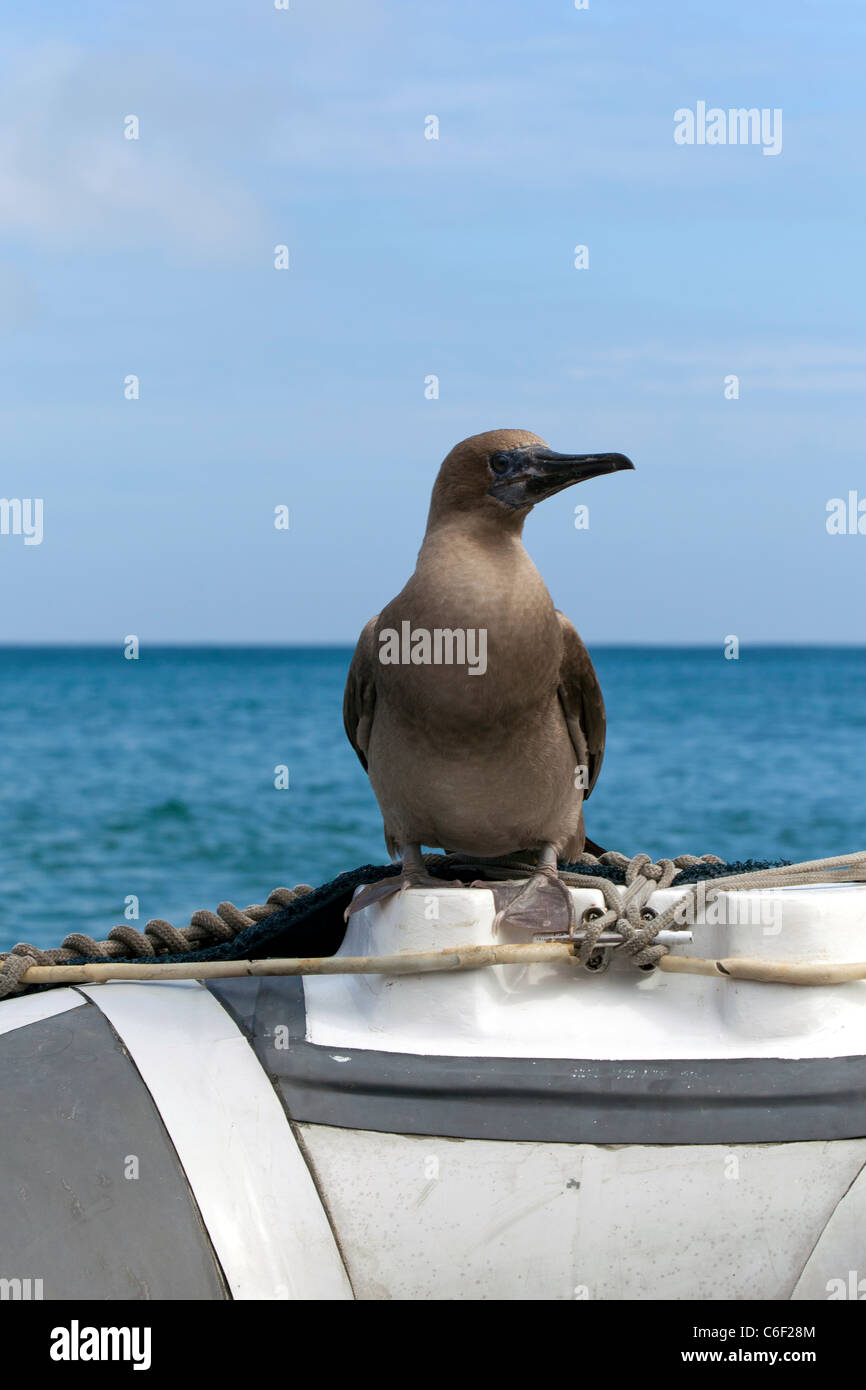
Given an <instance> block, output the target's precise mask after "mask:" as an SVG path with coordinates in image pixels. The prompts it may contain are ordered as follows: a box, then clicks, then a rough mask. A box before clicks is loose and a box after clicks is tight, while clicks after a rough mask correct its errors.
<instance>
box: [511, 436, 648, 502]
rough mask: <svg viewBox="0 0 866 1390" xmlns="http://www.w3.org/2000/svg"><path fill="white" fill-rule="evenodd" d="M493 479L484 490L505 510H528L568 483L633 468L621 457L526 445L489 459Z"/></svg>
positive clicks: (621, 455)
mask: <svg viewBox="0 0 866 1390" xmlns="http://www.w3.org/2000/svg"><path fill="white" fill-rule="evenodd" d="M490 466H491V468H492V469H493V473H494V480H493V482H492V484H491V485H490V487H489V488H488V489H487V491H488V492H489V493H490V494H491V495H492V496H493V497H496V498H498V499H499V501H500V502H505V503H506V504H507V505H508V506H509V507H515V508H518V507H532V506H534V505H535V503H536V502H542V501H543V500H544V498H545V497H552V496H553V495H554V493H557V492H561V491H562V489H563V488H566V487H571V485H572V483H582V482H584V481H585V480H586V479H587V478H598V477H600V476H601V474H602V473H619V472H621V471H622V470H623V469H625V468H634V464H633V463H632V461H631V459H627V458H626V456H625V454H555V453H554V452H553V450H552V449H545V448H542V447H541V446H538V447H536V446H535V445H532V444H529V445H524V446H523V447H522V448H519V449H508V450H506V451H504V452H503V453H500V454H495V455H494V457H493V458H492V459H491V464H490Z"/></svg>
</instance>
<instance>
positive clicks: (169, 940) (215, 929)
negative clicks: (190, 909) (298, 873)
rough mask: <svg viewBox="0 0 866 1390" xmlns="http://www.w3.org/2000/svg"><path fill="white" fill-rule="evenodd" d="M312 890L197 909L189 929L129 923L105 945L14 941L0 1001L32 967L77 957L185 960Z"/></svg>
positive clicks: (0, 962)
mask: <svg viewBox="0 0 866 1390" xmlns="http://www.w3.org/2000/svg"><path fill="white" fill-rule="evenodd" d="M312 891H313V890H312V888H311V887H310V885H309V884H307V883H299V884H298V885H297V887H295V888H275V889H274V891H273V892H272V893H271V894H270V895H269V897H268V900H267V902H266V903H253V904H251V905H250V906H249V907H245V908H244V909H243V911H241V909H240V908H239V907H235V905H234V903H220V905H219V907H218V908H217V910H216V912H210V911H209V910H208V909H207V908H199V910H198V911H197V912H194V913H193V914H192V916H191V917H190V919H189V926H188V927H183V928H182V929H181V930H178V928H177V927H173V926H172V924H171V922H166V921H164V920H163V919H162V918H161V917H154V918H153V919H152V920H151V921H149V922H148V923H147V925H146V926H145V928H144V931H138V930H137V928H136V927H132V926H130V925H129V923H128V922H125V923H122V924H121V925H120V926H118V927H113V928H112V929H111V931H110V932H109V933H108V936H107V937H106V939H105V940H104V941H94V939H93V937H91V936H87V935H85V933H84V932H70V933H69V935H68V936H65V937H64V938H63V943H62V945H60V946H55V947H51V948H50V949H48V950H44V951H43V950H41V949H40V948H39V947H38V946H31V945H29V944H28V943H27V942H23V941H19V943H18V945H17V946H13V947H12V950H11V951H10V952H9V954H8V955H5V956H0V999H5V998H6V996H7V995H9V994H16V993H18V991H19V990H21V989H23V988H25V986H24V985H22V984H21V979H22V976H23V975H24V974H26V972H27V971H28V970H29V969H30V967H31V965H68V964H69V962H70V961H78V960H81V958H82V957H84V959H85V960H86V959H88V958H90V959H94V958H100V957H101V958H104V957H108V958H109V959H111V960H116V961H120V960H123V961H129V960H148V959H155V958H157V957H158V956H167V955H186V954H188V953H189V952H191V951H200V950H202V949H204V948H205V947H207V946H215V945H217V944H219V943H220V942H223V941H234V939H235V937H236V936H237V935H238V933H239V932H242V931H244V930H245V929H246V928H247V927H251V926H252V925H253V924H254V923H255V922H262V921H264V919H265V918H266V917H270V916H271V915H272V913H274V912H276V911H277V909H278V908H280V907H287V906H288V904H289V903H291V902H294V901H295V899H296V898H299V897H303V895H304V894H305V893H312Z"/></svg>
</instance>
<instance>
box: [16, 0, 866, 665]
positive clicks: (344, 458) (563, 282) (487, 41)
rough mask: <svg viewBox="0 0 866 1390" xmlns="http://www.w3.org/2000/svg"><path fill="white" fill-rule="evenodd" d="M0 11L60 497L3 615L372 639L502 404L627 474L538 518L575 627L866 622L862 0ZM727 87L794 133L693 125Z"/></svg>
mask: <svg viewBox="0 0 866 1390" xmlns="http://www.w3.org/2000/svg"><path fill="white" fill-rule="evenodd" d="M0 36H2V43H0V53H2V59H0V74H2V80H0V242H2V255H0V352H2V362H0V417H2V435H3V452H2V458H3V468H2V483H0V493H2V495H3V496H4V497H5V498H7V499H41V500H42V507H43V521H42V539H41V543H39V544H29V545H28V544H25V537H24V536H23V535H20V534H17V535H16V534H14V533H12V532H14V525H13V524H12V522H11V521H10V526H9V530H10V534H0V595H2V602H0V642H7V643H8V642H25V643H42V642H45V643H53V642H62V643H79V642H82V643H84V642H86V643H90V642H100V643H102V642H105V643H117V644H121V643H122V642H123V640H124V638H125V636H126V635H128V634H136V635H137V636H139V638H140V640H141V642H142V644H145V643H148V642H150V643H157V642H191V643H192V642H194V643H222V642H225V643H230V642H248V643H288V642H303V643H308V642H350V641H354V639H355V638H356V636H357V634H358V632H359V631H360V629H361V627H362V626H363V624H364V623H365V622H366V620H367V619H368V618H369V617H370V616H371V615H372V614H373V613H375V612H377V611H378V610H379V608H381V607H382V606H383V605H384V603H386V602H387V601H388V600H389V599H390V598H391V597H392V596H393V595H394V594H396V593H397V592H398V591H399V589H400V588H401V587H402V585H403V583H404V582H405V580H406V579H407V577H408V575H409V574H410V572H411V570H412V567H413V564H414V559H415V555H416V553H417V550H418V546H419V543H420V540H421V537H422V534H423V528H424V521H425V516H426V510H427V503H428V499H429V493H430V488H431V486H432V483H433V480H434V478H435V474H436V470H437V467H438V464H439V462H440V460H441V459H442V457H443V456H444V455H445V453H447V451H448V450H449V449H450V448H451V447H452V445H453V444H455V443H456V442H457V441H458V440H460V439H462V438H464V437H465V436H467V435H470V434H473V433H476V432H478V431H480V430H486V429H493V428H503V427H504V428H508V427H514V428H521V429H530V430H533V431H534V432H536V433H537V434H540V435H541V436H542V437H543V438H545V439H546V440H547V441H548V443H549V444H550V445H551V446H552V447H553V448H554V449H558V450H561V451H569V452H570V451H575V452H589V451H609V450H612V451H619V452H623V453H626V454H628V455H629V456H630V457H631V458H632V459H633V461H634V463H635V466H636V471H635V472H634V473H623V474H619V475H616V476H614V477H610V478H599V479H596V480H593V481H592V482H589V483H586V484H584V485H583V486H582V487H580V488H579V489H574V490H570V491H566V492H564V493H562V494H560V495H559V496H558V497H556V498H554V499H552V500H550V501H548V502H547V503H545V504H544V505H543V506H542V507H539V508H538V509H537V510H536V512H535V513H534V514H533V515H532V517H531V518H530V520H529V522H528V524H527V528H526V541H527V545H528V548H529V550H530V553H531V554H532V555H533V558H534V559H535V560H536V563H537V564H538V566H539V568H540V569H541V571H542V573H543V575H544V577H545V579H546V581H547V583H548V586H549V588H550V589H551V592H552V593H553V596H554V599H555V601H556V602H557V604H558V606H560V607H561V608H563V609H564V610H565V611H566V612H567V613H568V614H569V615H570V616H571V617H572V619H573V620H574V622H575V624H576V625H577V627H578V629H579V630H580V632H581V634H582V635H583V636H584V638H585V639H586V640H587V641H588V642H590V643H593V642H595V643H600V642H622V643H628V642H640V643H707V644H717V643H718V644H720V645H721V644H722V643H723V642H724V640H725V638H726V637H727V636H728V635H729V634H736V635H737V636H738V637H739V639H740V641H741V642H743V643H749V642H752V643H757V642H795V643H796V642H840V643H849V642H850V643H860V642H863V641H866V618H864V582H863V576H864V567H866V534H859V533H855V534H851V533H848V534H829V533H828V530H827V517H828V512H827V506H828V503H831V502H832V499H834V498H842V499H845V501H846V503H847V499H848V497H849V494H850V493H852V492H853V493H854V494H855V498H854V506H855V507H856V505H857V503H858V501H859V499H863V502H864V517H863V527H864V532H866V467H864V448H863V441H862V434H863V422H864V414H866V408H864V387H866V339H864V290H863V285H864V274H863V256H864V252H863V225H864V196H866V195H864V188H866V181H864V163H866V151H864V143H863V138H862V132H863V129H864V125H866V84H864V82H863V62H864V54H866V42H864V39H866V10H864V8H863V6H862V4H861V3H859V0H815V2H814V3H811V2H810V0H798V3H793V4H792V3H790V0H786V2H785V3H781V0H763V3H762V4H760V5H755V4H754V0H733V2H732V3H729V4H726V5H719V4H718V3H705V2H704V0H691V3H689V4H686V5H684V4H681V3H680V4H673V3H666V2H665V0H662V3H656V4H652V5H648V4H646V0H589V7H588V8H587V9H581V10H578V9H576V8H575V7H574V0H538V3H526V0H523V2H522V3H517V2H516V0H476V3H474V4H472V5H467V4H466V3H465V0H441V2H440V3H437V4H430V5H428V4H419V3H414V4H407V3H406V0H382V2H381V3H375V2H374V0H370V3H365V0H290V8H289V9H288V10H282V9H280V10H278V9H276V8H275V5H274V3H273V0H255V3H253V0H237V2H236V3H227V2H226V0H206V2H205V0H170V3H168V2H166V0H148V4H147V5H143V6H118V5H116V4H114V3H108V0H106V2H105V3H92V2H90V0H77V2H76V4H75V5H74V6H70V5H68V4H66V3H63V4H61V3H59V2H58V0H45V3H42V4H40V5H39V6H38V7H29V8H28V9H23V10H19V8H18V7H15V6H12V5H11V4H9V3H8V0H7V3H6V4H5V5H4V6H2V8H0ZM699 102H704V103H706V107H707V108H721V109H722V110H723V111H727V110H729V109H732V108H739V107H749V108H751V107H755V108H758V109H759V110H766V111H768V112H774V111H780V112H781V113H782V114H781V126H780V130H781V135H782V144H781V149H780V150H779V152H778V153H777V154H769V155H768V154H765V153H764V151H763V148H762V147H761V146H760V145H735V144H725V145H719V144H697V143H695V144H691V145H689V144H678V143H677V142H676V141H675V139H674V131H675V126H676V122H675V112H677V111H682V110H690V111H694V112H696V111H697V109H698V103H699ZM130 116H135V117H136V118H137V123H138V130H137V134H138V138H137V139H128V138H126V133H127V132H128V131H129V130H130V128H131V127H130V123H129V120H128V118H129V117H130ZM431 116H435V117H436V120H437V121H438V139H428V138H426V135H425V132H427V133H430V131H431V128H432V126H431V122H430V120H429V118H430V117H431ZM578 245H581V246H586V247H587V248H588V262H589V263H588V267H587V268H584V269H577V268H575V265H574V261H575V254H574V248H575V247H576V246H578ZM278 246H285V247H287V248H288V259H289V267H288V269H277V268H276V267H275V248H276V247H278ZM131 376H134V377H137V378H138V399H134V398H133V399H127V394H126V393H127V392H128V391H129V389H130V387H129V385H128V379H129V378H130V377H131ZM431 376H435V377H436V378H438V398H435V399H428V398H427V395H425V383H426V382H427V380H428V379H429V378H430V377H431ZM732 376H733V377H736V378H737V385H738V395H737V396H736V398H733V397H732V396H731V391H732V388H731V385H730V378H731V377H732ZM726 382H727V383H728V384H727V387H726ZM427 394H428V395H429V391H428V393H427ZM578 503H583V504H586V505H587V506H588V508H589V516H588V520H589V525H588V528H587V529H577V528H576V527H575V525H574V519H575V518H574V507H575V505H576V504H578ZM281 506H282V507H287V508H288V509H289V518H290V524H289V527H288V529H277V528H276V527H275V525H274V518H275V508H277V507H281ZM0 519H2V518H0Z"/></svg>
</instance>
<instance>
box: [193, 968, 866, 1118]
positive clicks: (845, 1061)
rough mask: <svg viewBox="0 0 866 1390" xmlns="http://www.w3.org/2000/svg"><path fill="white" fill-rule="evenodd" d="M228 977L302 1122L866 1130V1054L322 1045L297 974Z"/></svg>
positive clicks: (264, 1060)
mask: <svg viewBox="0 0 866 1390" xmlns="http://www.w3.org/2000/svg"><path fill="white" fill-rule="evenodd" d="M232 983H235V984H240V985H243V986H244V988H243V989H235V990H234V991H232V992H231V997H230V998H229V996H228V995H225V996H224V995H223V988H224V987H223V986H221V985H220V986H215V987H214V993H215V994H217V996H218V997H220V998H221V999H222V1000H223V1003H224V1006H225V1007H228V1008H230V1009H231V1010H233V1011H236V1016H237V1017H242V1018H243V1021H244V1022H243V1026H244V1028H245V1031H246V1032H247V1035H248V1036H249V1038H250V1041H251V1043H252V1045H253V1046H254V1048H255V1050H256V1053H257V1055H258V1057H259V1060H260V1061H261V1064H262V1066H263V1067H264V1068H265V1070H266V1071H267V1073H268V1075H269V1076H271V1078H272V1079H273V1080H274V1081H275V1082H276V1084H277V1088H278V1090H279V1093H280V1095H281V1097H282V1099H283V1103H284V1105H285V1106H286V1109H287V1111H288V1113H289V1115H290V1116H291V1118H292V1119H293V1120H296V1121H299V1122H306V1123H310V1124H323V1125H336V1126H340V1127H342V1128H345V1129H366V1130H380V1131H383V1132H385V1133H390V1134H430V1135H441V1136H443V1137H446V1138H460V1139H512V1140H534V1141H538V1142H542V1143H544V1142H547V1143H568V1144H735V1143H741V1144H762V1143H784V1142H795V1141H801V1140H814V1139H854V1138H861V1137H863V1136H866V1057H830V1058H827V1057H808V1058H800V1059H793V1060H792V1059H788V1058H777V1057H769V1058H760V1057H758V1058H737V1059H732V1060H728V1059H718V1060H715V1059H711V1060H705V1059H704V1060H697V1061H683V1060H661V1061H605V1060H599V1061H593V1060H575V1061H572V1060H568V1059H563V1058H512V1057H482V1058H479V1057H424V1056H419V1055H417V1054H415V1053H401V1052H374V1051H368V1050H366V1049H357V1048H339V1049H336V1048H327V1047H319V1046H316V1045H314V1044H312V1043H308V1042H306V1041H304V1025H303V992H302V989H301V982H300V980H298V979H286V980H277V979H272V980H262V981H255V980H245V981H238V982H232ZM277 1030H280V1031H279V1032H278V1031H277ZM278 1039H279V1043H280V1045H279V1046H277V1045H275V1043H276V1042H277V1040H278Z"/></svg>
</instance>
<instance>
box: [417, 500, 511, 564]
mask: <svg viewBox="0 0 866 1390" xmlns="http://www.w3.org/2000/svg"><path fill="white" fill-rule="evenodd" d="M525 520H526V514H525V512H522V511H516V510H515V511H513V512H510V513H508V514H502V513H500V512H496V513H492V512H488V511H486V510H479V511H477V512H455V511H447V510H444V511H441V512H440V511H439V510H438V509H437V508H435V507H431V508H430V515H429V517H428V518H427V530H426V532H425V533H424V540H423V543H422V546H421V554H422V555H423V554H424V552H425V550H427V551H430V550H438V549H439V548H440V547H442V546H444V545H449V546H456V547H460V548H462V547H463V546H464V545H471V546H476V547H481V548H483V549H484V550H485V551H486V552H487V553H488V554H496V553H501V554H503V555H506V554H512V555H513V554H514V552H515V550H523V539H522V537H523V523H524V521H525Z"/></svg>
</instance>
